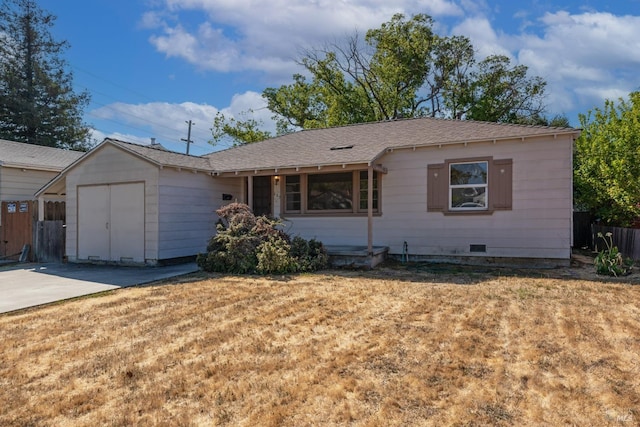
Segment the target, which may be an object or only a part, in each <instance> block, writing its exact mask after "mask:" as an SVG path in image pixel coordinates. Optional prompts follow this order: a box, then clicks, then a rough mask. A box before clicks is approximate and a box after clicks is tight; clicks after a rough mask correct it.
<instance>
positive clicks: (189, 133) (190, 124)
mask: <svg viewBox="0 0 640 427" xmlns="http://www.w3.org/2000/svg"><path fill="white" fill-rule="evenodd" d="M184 122H185V123H188V124H189V130H188V131H187V139H184V138H182V139H181V140H180V141H184V142H186V143H187V154H189V144H191V143H192V142H193V141H192V140H191V126H192V125H193V126H195V125H196V124H195V123H192V122H191V120H189V121H187V120H185V121H184Z"/></svg>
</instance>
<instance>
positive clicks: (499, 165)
mask: <svg viewBox="0 0 640 427" xmlns="http://www.w3.org/2000/svg"><path fill="white" fill-rule="evenodd" d="M491 166H492V167H491V168H490V169H491V175H490V176H489V202H490V204H491V208H493V209H494V210H511V209H512V200H513V194H512V193H513V160H512V159H499V160H493V162H492V165H491Z"/></svg>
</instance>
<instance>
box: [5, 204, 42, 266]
mask: <svg viewBox="0 0 640 427" xmlns="http://www.w3.org/2000/svg"><path fill="white" fill-rule="evenodd" d="M37 207H38V205H37V203H36V202H34V201H30V200H24V201H7V202H2V203H0V209H1V210H0V218H1V221H0V257H1V258H7V259H15V260H17V259H18V258H19V257H20V253H21V252H22V248H23V247H24V245H30V246H32V245H33V224H34V222H35V221H36V220H37V219H38V212H37ZM32 259H33V258H32V256H31V253H30V254H29V256H28V260H29V261H31V260H32Z"/></svg>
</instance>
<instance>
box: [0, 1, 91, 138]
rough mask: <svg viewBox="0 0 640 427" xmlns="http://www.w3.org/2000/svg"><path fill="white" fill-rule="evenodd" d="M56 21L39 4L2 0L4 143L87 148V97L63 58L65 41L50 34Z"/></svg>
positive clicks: (0, 134)
mask: <svg viewBox="0 0 640 427" xmlns="http://www.w3.org/2000/svg"><path fill="white" fill-rule="evenodd" d="M55 19H56V18H55V16H53V15H51V14H50V13H48V12H46V11H44V10H42V9H40V8H39V7H38V5H37V4H36V2H35V1H34V0H3V1H2V5H1V8H0V138H4V139H10V140H14V141H19V142H26V143H30V144H38V145H47V146H52V147H60V148H72V149H87V148H89V146H90V142H89V127H88V126H87V125H86V124H84V123H83V120H82V113H83V109H84V107H85V106H86V105H87V104H88V102H89V95H88V93H87V92H81V93H76V92H74V90H73V86H72V82H73V75H72V73H71V72H70V71H68V70H67V63H66V61H65V60H64V58H63V57H62V54H63V53H64V51H65V49H67V48H68V43H67V42H66V41H62V42H59V41H56V40H54V39H53V36H52V35H51V28H52V27H53V25H54V22H55Z"/></svg>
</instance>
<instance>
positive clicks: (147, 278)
mask: <svg viewBox="0 0 640 427" xmlns="http://www.w3.org/2000/svg"><path fill="white" fill-rule="evenodd" d="M194 271H198V267H197V266H196V264H195V263H189V264H179V265H170V266H165V267H122V266H108V265H90V264H35V263H34V264H19V265H14V266H5V267H0V313H6V312H9V311H14V310H19V309H22V308H27V307H33V306H37V305H41V304H47V303H50V302H54V301H60V300H65V299H69V298H75V297H79V296H82V295H89V294H94V293H97V292H103V291H109V290H112V289H118V288H122V287H127V286H135V285H141V284H144V283H150V282H155V281H156V280H162V279H167V278H171V277H175V276H180V275H183V274H188V273H192V272H194Z"/></svg>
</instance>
